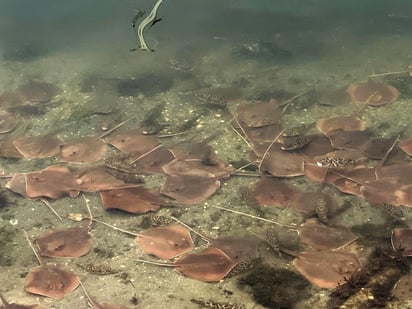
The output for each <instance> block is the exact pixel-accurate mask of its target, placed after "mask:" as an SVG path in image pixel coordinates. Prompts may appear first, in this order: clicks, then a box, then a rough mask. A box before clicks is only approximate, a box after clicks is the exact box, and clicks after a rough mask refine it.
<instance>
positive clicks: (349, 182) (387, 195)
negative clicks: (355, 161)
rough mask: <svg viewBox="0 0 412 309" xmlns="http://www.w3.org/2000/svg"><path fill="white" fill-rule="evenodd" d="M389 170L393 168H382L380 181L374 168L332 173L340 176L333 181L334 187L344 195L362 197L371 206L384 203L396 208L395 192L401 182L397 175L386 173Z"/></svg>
mask: <svg viewBox="0 0 412 309" xmlns="http://www.w3.org/2000/svg"><path fill="white" fill-rule="evenodd" d="M391 169H394V167H393V166H391V167H390V168H389V169H388V168H387V167H383V168H382V172H381V174H382V176H381V178H380V179H376V168H370V167H363V168H362V167H361V168H355V169H353V170H351V171H346V172H343V173H342V172H341V171H339V172H336V171H333V173H335V174H336V175H339V176H341V178H339V179H336V180H335V181H334V185H335V186H336V187H337V188H338V189H339V190H340V191H342V192H344V193H350V194H353V195H356V196H360V197H364V198H365V199H366V200H367V201H368V202H369V203H371V204H374V205H375V204H382V203H385V204H389V205H393V206H397V205H398V204H397V197H396V195H395V190H396V189H398V188H400V187H401V186H402V181H401V180H400V178H399V177H398V176H397V175H393V176H392V175H390V174H389V173H388V170H389V171H390V170H391ZM405 171H407V169H406V167H405ZM409 172H410V171H409ZM408 178H409V177H408ZM408 178H407V179H408Z"/></svg>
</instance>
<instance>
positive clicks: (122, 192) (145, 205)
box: [99, 187, 165, 214]
mask: <svg viewBox="0 0 412 309" xmlns="http://www.w3.org/2000/svg"><path fill="white" fill-rule="evenodd" d="M99 193H100V198H101V199H102V203H103V207H104V209H121V210H124V211H127V212H130V213H134V214H141V213H146V212H149V211H157V210H159V209H160V205H164V204H165V201H163V199H161V198H160V195H159V193H158V192H156V191H153V190H149V189H145V188H142V187H133V188H125V189H112V190H104V191H99Z"/></svg>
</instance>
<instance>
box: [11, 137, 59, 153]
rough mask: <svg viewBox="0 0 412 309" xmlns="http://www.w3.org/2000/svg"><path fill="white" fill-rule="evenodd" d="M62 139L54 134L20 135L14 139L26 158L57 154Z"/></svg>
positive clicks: (14, 143) (17, 147)
mask: <svg viewBox="0 0 412 309" xmlns="http://www.w3.org/2000/svg"><path fill="white" fill-rule="evenodd" d="M61 144H62V141H61V140H60V139H59V138H58V137H57V136H53V135H42V136H29V137H19V138H17V139H15V140H14V141H13V145H14V147H16V149H17V150H18V151H19V152H20V153H21V154H22V155H23V157H24V158H26V159H38V158H47V157H52V156H54V155H56V154H57V153H58V152H59V150H60V148H59V147H60V145H61Z"/></svg>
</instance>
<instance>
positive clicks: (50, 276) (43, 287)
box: [24, 264, 79, 299]
mask: <svg viewBox="0 0 412 309" xmlns="http://www.w3.org/2000/svg"><path fill="white" fill-rule="evenodd" d="M78 285H79V278H78V277H77V276H76V275H75V274H74V273H73V272H71V271H69V270H66V269H64V268H62V267H59V266H56V265H53V264H44V265H42V266H37V267H34V268H32V269H31V270H30V272H29V274H28V275H27V277H26V279H25V281H24V290H25V291H26V292H29V293H32V294H37V295H42V296H47V297H51V298H56V299H62V298H63V297H64V296H66V294H68V293H70V292H71V291H73V290H74V289H75V288H76V287H77V286H78Z"/></svg>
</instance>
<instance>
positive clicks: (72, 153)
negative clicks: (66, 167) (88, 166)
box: [56, 136, 107, 163]
mask: <svg viewBox="0 0 412 309" xmlns="http://www.w3.org/2000/svg"><path fill="white" fill-rule="evenodd" d="M106 151H107V145H106V143H105V142H103V141H102V140H101V139H99V138H98V137H95V136H86V137H82V138H79V139H75V140H71V141H66V142H64V144H63V145H61V146H60V152H59V153H58V154H57V156H56V157H57V159H58V160H59V161H60V162H68V163H93V162H96V161H99V160H102V159H103V158H104V156H105V154H106Z"/></svg>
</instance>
